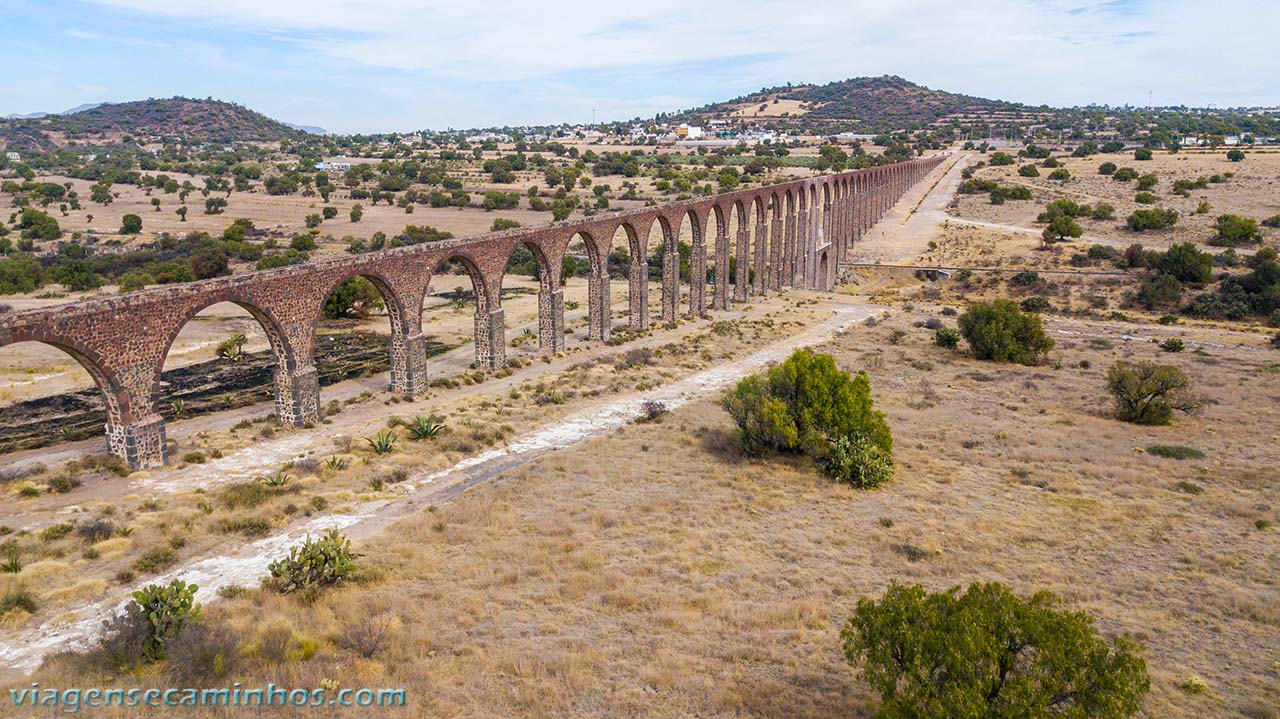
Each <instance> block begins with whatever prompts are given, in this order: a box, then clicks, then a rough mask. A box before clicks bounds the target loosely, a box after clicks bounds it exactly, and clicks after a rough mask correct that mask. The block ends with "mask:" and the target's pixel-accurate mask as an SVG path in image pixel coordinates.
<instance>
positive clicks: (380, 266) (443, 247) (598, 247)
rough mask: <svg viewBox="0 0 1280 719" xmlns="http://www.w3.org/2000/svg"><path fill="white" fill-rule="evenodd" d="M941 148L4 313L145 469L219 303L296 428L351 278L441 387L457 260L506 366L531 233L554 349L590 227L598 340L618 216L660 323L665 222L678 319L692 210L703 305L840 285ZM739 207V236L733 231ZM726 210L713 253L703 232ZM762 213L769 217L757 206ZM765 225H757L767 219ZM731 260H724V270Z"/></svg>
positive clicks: (484, 344) (308, 412)
mask: <svg viewBox="0 0 1280 719" xmlns="http://www.w3.org/2000/svg"><path fill="white" fill-rule="evenodd" d="M942 159H943V158H941V157H933V158H927V159H920V160H912V161H910V162H902V163H897V164H892V165H882V166H879V167H872V168H868V169H864V170H855V171H852V172H843V173H839V174H834V175H827V176H823V177H815V178H809V179H804V180H795V181H792V182H786V183H781V184H777V185H769V186H765V187H759V188H750V189H745V190H740V191H737V192H729V193H725V194H720V195H713V196H709V197H705V198H701V199H697V200H689V201H685V202H676V203H672V204H668V205H661V206H655V207H645V208H641V209H636V210H628V211H624V212H616V213H610V214H608V215H607V216H604V217H592V218H587V219H583V220H577V221H569V222H559V223H556V224H553V225H550V226H547V227H539V228H529V229H525V228H519V229H515V230H509V231H506V232H498V233H491V234H486V235H480V236H476V237H469V238H465V239H457V240H448V241H444V242H434V243H427V244H420V245H413V246H410V247H401V248H396V249H391V250H386V251H383V252H372V253H368V254H362V255H357V256H353V257H348V258H342V259H338V260H329V261H324V262H313V263H308V264H303V265H294V266H291V267H282V268H279V269H274V270H264V271H261V272H250V273H246V274H242V275H236V276H232V277H222V278H215V279H210V280H203V281H199V282H191V283H188V284H184V285H181V286H177V287H159V288H154V289H149V290H142V291H139V292H133V293H129V294H126V295H119V296H115V297H106V298H100V299H93V300H85V301H81V302H71V303H66V304H62V305H56V306H52V307H45V308H41V309H34V310H28V311H23V312H17V313H13V314H9V315H5V316H4V317H3V318H0V347H3V346H5V345H8V344H13V343H16V342H27V341H35V342H42V343H45V344H49V345H52V346H54V347H57V348H58V349H60V350H62V351H64V352H66V353H68V354H70V355H71V356H72V357H74V358H75V359H76V360H77V361H78V362H79V363H80V364H81V365H83V366H84V368H85V369H86V370H88V371H89V374H90V375H92V376H93V379H94V382H96V383H97V386H98V388H99V389H100V390H101V391H102V394H103V397H104V399H105V403H106V413H107V425H106V436H107V445H108V448H109V450H110V451H111V453H112V454H114V455H117V456H119V457H122V458H124V459H125V460H127V461H128V462H129V463H130V465H132V466H133V467H134V468H135V469H144V468H149V467H157V466H161V465H163V464H164V463H165V460H166V456H165V428H164V418H163V417H162V416H161V415H160V411H159V407H160V404H159V395H160V386H161V385H160V373H161V370H162V369H163V367H164V359H165V355H166V354H167V353H168V351H169V347H170V345H172V344H173V341H174V339H175V338H177V336H178V332H179V331H180V330H181V329H182V327H183V325H185V324H186V323H187V322H188V321H189V320H190V319H191V318H192V317H194V316H195V315H196V314H197V313H199V312H200V311H201V310H203V309H205V308H207V307H209V306H210V305H213V304H217V303H219V302H234V303H235V304H237V305H239V306H241V307H243V308H244V309H245V310H247V311H248V312H249V313H250V314H251V315H253V317H254V318H255V319H257V321H258V322H259V323H260V324H261V325H262V328H263V330H264V331H265V332H266V335H267V338H268V339H269V341H270V343H271V349H272V352H273V354H274V356H275V361H276V368H275V384H276V415H277V416H278V418H279V419H280V420H281V421H282V422H286V423H290V424H293V425H296V426H304V425H307V424H309V423H314V422H319V420H320V418H321V412H320V387H319V382H318V379H317V377H318V376H317V372H316V367H315V357H314V355H315V342H316V327H317V324H318V322H319V319H320V317H321V314H322V308H323V306H324V302H325V299H326V298H328V296H329V294H330V293H331V292H332V291H333V289H334V288H335V287H337V286H338V285H339V284H341V283H342V282H344V281H346V280H348V279H350V278H352V277H357V276H359V277H365V278H367V279H369V280H370V281H371V282H373V284H374V285H375V286H376V287H377V289H378V291H379V292H380V293H381V294H382V297H383V300H384V301H385V303H386V306H387V310H388V314H389V315H390V319H391V343H390V351H391V390H392V391H393V392H396V393H399V394H405V395H418V394H421V393H423V392H425V391H426V387H427V377H426V350H425V347H426V341H425V338H424V337H423V335H422V307H423V299H424V297H425V296H426V292H427V286H428V284H429V283H430V281H431V277H432V274H433V273H435V272H436V269H437V268H438V267H439V266H440V265H441V264H442V263H443V262H446V261H451V260H452V261H455V262H459V263H461V264H462V265H463V266H464V267H465V268H466V270H467V274H469V275H470V277H471V284H472V289H473V290H474V293H475V358H476V359H475V361H476V365H477V366H480V367H488V368H499V367H502V366H504V365H505V363H506V356H505V347H506V340H505V334H504V327H503V314H502V304H501V301H500V300H501V297H500V291H501V288H502V277H503V273H504V272H505V271H506V266H507V262H508V260H509V259H510V258H511V255H512V253H513V252H515V250H516V249H517V248H518V247H521V246H524V247H527V248H528V249H529V250H530V251H531V252H532V253H533V255H534V257H535V258H536V259H537V263H538V274H539V284H540V286H541V289H540V292H539V296H538V340H539V344H540V346H541V348H542V349H544V350H546V351H551V352H556V351H560V350H562V349H564V294H563V290H562V289H561V285H560V266H561V265H560V262H561V259H562V258H563V257H564V254H565V252H566V251H567V250H568V248H569V245H570V243H571V242H573V241H574V239H575V238H577V237H580V238H581V239H582V241H583V243H584V244H585V246H586V248H587V254H588V257H589V261H590V268H589V275H588V283H589V284H588V287H589V289H588V316H589V318H590V321H589V328H590V329H589V338H590V339H591V340H595V341H605V340H608V339H609V336H610V319H611V317H610V311H609V274H608V270H607V266H606V258H607V257H608V256H609V253H610V251H611V249H612V246H611V245H612V244H613V242H614V236H615V234H616V233H617V231H618V229H619V228H621V229H623V230H624V233H625V236H626V238H627V239H626V241H627V243H628V244H629V248H628V249H629V252H630V257H631V266H630V270H629V272H628V273H627V274H628V281H627V284H628V298H629V299H628V308H629V318H628V326H629V327H630V328H632V329H637V330H638V329H643V328H644V327H646V326H647V325H648V323H649V297H648V289H649V283H648V267H647V263H646V258H647V257H648V250H649V248H648V247H647V246H646V244H647V242H648V237H649V232H650V230H651V229H652V227H653V224H654V223H655V222H656V223H658V225H659V226H660V228H661V232H662V238H663V240H662V242H663V247H664V254H663V261H662V298H661V299H662V318H663V319H664V320H674V319H676V316H677V313H679V311H680V306H679V305H680V302H679V300H680V296H681V295H680V256H679V249H678V243H677V241H676V238H678V237H679V236H680V230H681V224H682V223H683V222H689V223H691V229H692V235H693V247H692V256H691V258H690V273H689V276H690V277H691V278H705V277H707V269H708V268H709V267H714V268H715V270H716V271H715V272H714V273H713V275H714V281H713V283H712V287H713V288H714V292H713V293H711V303H710V304H711V307H708V302H707V294H708V293H707V283H706V282H705V281H694V282H692V283H691V286H690V287H689V292H688V298H689V299H688V307H687V313H688V315H689V316H694V317H700V316H704V315H706V314H707V311H708V309H718V310H725V309H728V307H729V303H730V301H733V302H746V301H747V300H748V298H750V297H751V296H752V295H753V294H755V295H759V294H763V293H768V292H776V291H781V290H784V289H787V288H792V287H800V288H806V289H817V290H828V289H830V288H831V287H832V286H833V285H834V284H835V278H836V275H837V271H838V266H839V265H840V263H841V262H843V261H844V260H845V259H846V257H847V255H848V252H849V249H850V247H851V246H852V244H853V242H855V241H856V240H858V239H859V238H860V237H862V235H863V234H864V233H865V232H866V231H867V229H869V228H870V227H871V226H872V225H873V224H874V223H875V222H876V221H877V220H879V219H880V217H881V216H883V215H884V213H885V212H886V211H888V209H889V208H890V207H892V206H893V204H894V203H895V202H896V201H897V200H898V198H899V197H901V196H902V194H903V193H904V192H906V190H907V189H908V188H909V187H911V185H912V184H914V183H915V182H916V181H918V180H919V179H920V178H922V177H924V176H925V175H926V174H928V173H929V171H931V170H932V169H933V168H935V167H936V166H937V165H938V164H939V163H941V162H942ZM731 213H736V218H737V226H738V228H739V230H738V233H737V237H729V232H728V230H729V221H730V217H732V216H733V215H732V214H731ZM712 216H714V217H715V228H716V231H715V238H714V243H712V244H711V250H710V253H711V254H710V256H708V243H707V239H706V238H705V237H703V234H704V228H706V227H708V222H709V219H710V217H712ZM752 218H754V219H755V222H754V223H751V222H750V220H751V219H752ZM752 224H754V227H755V231H754V233H753V232H752ZM730 255H733V256H734V257H735V258H737V261H738V266H739V267H741V266H742V264H741V263H742V262H744V261H748V260H749V262H750V265H749V266H750V268H751V271H750V272H742V271H739V272H736V273H735V275H736V277H735V279H736V282H735V284H734V286H733V288H732V291H731V290H730V287H729V272H728V271H727V269H728V267H729V258H730ZM722 269H723V270H724V271H721V270H722Z"/></svg>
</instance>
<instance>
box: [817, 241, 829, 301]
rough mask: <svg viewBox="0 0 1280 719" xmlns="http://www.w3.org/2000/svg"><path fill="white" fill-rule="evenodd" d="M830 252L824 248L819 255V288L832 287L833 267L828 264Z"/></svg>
mask: <svg viewBox="0 0 1280 719" xmlns="http://www.w3.org/2000/svg"><path fill="white" fill-rule="evenodd" d="M829 254H830V253H829V251H827V250H823V251H822V254H821V255H820V256H819V257H818V278H817V282H816V286H817V289H820V290H824V291H825V290H829V289H831V267H830V265H829V264H828V259H827V255H829Z"/></svg>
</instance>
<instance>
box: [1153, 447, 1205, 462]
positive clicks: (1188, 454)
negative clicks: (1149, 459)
mask: <svg viewBox="0 0 1280 719" xmlns="http://www.w3.org/2000/svg"><path fill="white" fill-rule="evenodd" d="M1147 454H1153V455H1155V456H1157V457H1164V458H1166V459H1203V458H1204V452H1201V451H1200V450H1198V449H1193V448H1191V447H1183V446H1182V445H1177V444H1153V445H1151V446H1150V447H1147Z"/></svg>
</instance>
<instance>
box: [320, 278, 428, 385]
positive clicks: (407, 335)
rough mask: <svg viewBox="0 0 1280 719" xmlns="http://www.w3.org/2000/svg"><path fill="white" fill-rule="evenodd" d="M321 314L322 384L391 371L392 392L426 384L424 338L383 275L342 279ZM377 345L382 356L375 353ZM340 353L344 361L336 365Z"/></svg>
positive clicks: (326, 299)
mask: <svg viewBox="0 0 1280 719" xmlns="http://www.w3.org/2000/svg"><path fill="white" fill-rule="evenodd" d="M318 316H319V321H318V323H317V326H316V338H315V339H316V347H315V362H316V369H317V371H318V373H319V378H320V384H322V385H324V384H331V383H333V382H338V381H342V380H346V379H354V378H356V377H361V376H365V375H369V374H376V373H379V372H384V371H387V370H390V372H391V386H390V389H391V391H392V392H396V393H399V394H409V395H413V394H416V393H418V392H421V391H423V390H424V389H425V387H426V374H425V372H426V368H425V367H424V364H425V362H426V352H427V347H426V343H425V341H424V340H423V338H422V336H421V335H420V334H419V333H418V332H417V326H416V324H414V323H412V322H410V321H409V318H407V317H406V316H405V303H404V299H403V298H402V297H400V296H398V295H397V294H396V292H395V290H394V289H392V287H391V285H390V284H389V283H388V282H387V281H386V280H385V279H383V278H382V277H379V276H377V275H375V274H364V273H353V274H352V275H350V276H347V277H345V278H343V279H342V280H341V281H340V282H337V283H335V284H334V285H333V287H332V288H331V289H330V290H329V292H328V294H327V295H326V296H325V299H324V302H323V303H322V304H321V307H320V311H319V313H318ZM379 345H381V346H382V349H383V352H382V354H381V355H378V354H376V349H377V347H378V346H379ZM337 358H342V364H341V365H335V360H336V359H337Z"/></svg>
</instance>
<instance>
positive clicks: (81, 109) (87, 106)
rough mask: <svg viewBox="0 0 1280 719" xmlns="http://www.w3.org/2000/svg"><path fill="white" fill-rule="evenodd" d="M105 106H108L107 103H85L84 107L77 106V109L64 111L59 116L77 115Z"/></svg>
mask: <svg viewBox="0 0 1280 719" xmlns="http://www.w3.org/2000/svg"><path fill="white" fill-rule="evenodd" d="M104 104H106V103H102V102H86V103H85V104H83V105H76V106H75V107H73V108H71V109H70V110H63V111H62V112H59V113H58V114H59V115H74V114H76V113H77V112H84V111H85V110H92V109H93V108H95V107H102V106H103V105H104Z"/></svg>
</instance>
